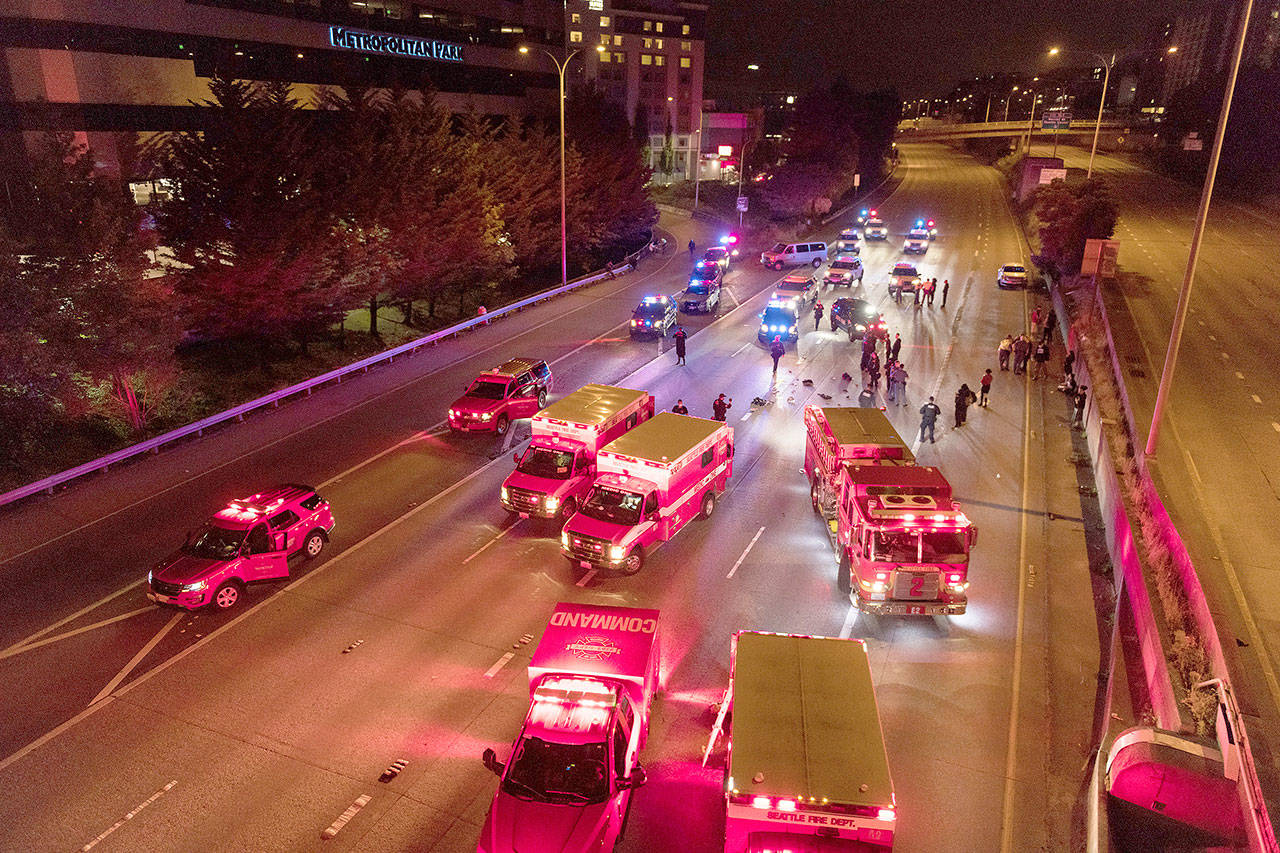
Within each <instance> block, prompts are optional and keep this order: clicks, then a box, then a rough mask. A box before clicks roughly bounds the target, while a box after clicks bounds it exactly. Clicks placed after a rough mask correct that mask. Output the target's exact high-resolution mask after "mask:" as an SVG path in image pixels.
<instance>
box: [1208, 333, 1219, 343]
mask: <svg viewBox="0 0 1280 853" xmlns="http://www.w3.org/2000/svg"><path fill="white" fill-rule="evenodd" d="M1217 339H1218V336H1217V335H1214V334H1210V335H1209V340H1211V341H1216V340H1217Z"/></svg>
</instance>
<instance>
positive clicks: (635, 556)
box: [622, 545, 644, 575]
mask: <svg viewBox="0 0 1280 853" xmlns="http://www.w3.org/2000/svg"><path fill="white" fill-rule="evenodd" d="M642 568H644V551H642V550H640V546H639V545H637V546H636V547H634V548H632V549H631V553H630V554H628V555H627V559H625V560H623V561H622V573H623V574H624V575H634V574H635V573H636V572H638V571H640V569H642Z"/></svg>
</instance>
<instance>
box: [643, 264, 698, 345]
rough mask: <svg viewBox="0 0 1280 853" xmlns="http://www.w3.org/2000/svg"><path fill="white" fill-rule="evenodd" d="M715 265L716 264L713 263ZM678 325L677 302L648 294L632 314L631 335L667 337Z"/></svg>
mask: <svg viewBox="0 0 1280 853" xmlns="http://www.w3.org/2000/svg"><path fill="white" fill-rule="evenodd" d="M712 266H714V264H712ZM675 326H676V303H675V300H673V299H672V298H671V297H669V296H646V297H644V298H643V299H641V300H640V304H639V305H637V306H636V310H635V311H634V312H633V313H632V314H631V337H633V338H643V337H649V336H659V335H660V336H662V337H666V336H667V335H669V334H671V330H672V329H674V328H675Z"/></svg>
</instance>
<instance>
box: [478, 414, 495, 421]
mask: <svg viewBox="0 0 1280 853" xmlns="http://www.w3.org/2000/svg"><path fill="white" fill-rule="evenodd" d="M492 417H493V415H492V414H491V413H489V412H485V413H484V414H483V415H481V416H480V420H482V421H487V420H489V419H490V418H492Z"/></svg>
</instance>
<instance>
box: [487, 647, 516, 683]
mask: <svg viewBox="0 0 1280 853" xmlns="http://www.w3.org/2000/svg"><path fill="white" fill-rule="evenodd" d="M515 656H516V653H515V652H507V653H506V654H505V655H503V656H502V657H500V658H498V662H497V663H495V664H494V665H493V666H491V667H489V669H488V670H487V671H486V672H485V674H484V677H485V678H493V677H494V676H495V675H497V674H498V670H500V669H502V668H503V667H504V666H506V665H507V664H509V663H511V659H512V658H513V657H515Z"/></svg>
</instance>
